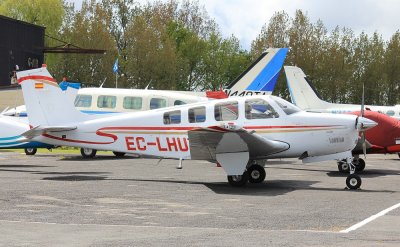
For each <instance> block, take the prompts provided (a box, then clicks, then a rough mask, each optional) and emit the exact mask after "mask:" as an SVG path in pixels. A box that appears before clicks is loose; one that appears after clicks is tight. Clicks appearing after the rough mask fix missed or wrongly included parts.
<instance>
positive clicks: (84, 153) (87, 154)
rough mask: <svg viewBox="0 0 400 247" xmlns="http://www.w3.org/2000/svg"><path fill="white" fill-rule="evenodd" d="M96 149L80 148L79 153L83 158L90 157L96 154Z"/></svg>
mask: <svg viewBox="0 0 400 247" xmlns="http://www.w3.org/2000/svg"><path fill="white" fill-rule="evenodd" d="M96 153H97V150H96V149H91V148H81V155H82V157H83V158H85V159H92V158H94V156H96Z"/></svg>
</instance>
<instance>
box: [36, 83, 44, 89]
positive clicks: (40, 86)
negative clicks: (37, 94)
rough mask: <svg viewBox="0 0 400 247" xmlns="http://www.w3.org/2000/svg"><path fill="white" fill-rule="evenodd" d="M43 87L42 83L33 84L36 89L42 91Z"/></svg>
mask: <svg viewBox="0 0 400 247" xmlns="http://www.w3.org/2000/svg"><path fill="white" fill-rule="evenodd" d="M43 87H44V85H43V82H35V88H36V89H42V88H43Z"/></svg>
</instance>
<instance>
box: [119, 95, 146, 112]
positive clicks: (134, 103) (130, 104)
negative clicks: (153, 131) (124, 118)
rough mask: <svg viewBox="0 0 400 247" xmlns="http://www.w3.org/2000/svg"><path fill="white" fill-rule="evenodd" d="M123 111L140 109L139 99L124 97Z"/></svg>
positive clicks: (140, 102)
mask: <svg viewBox="0 0 400 247" xmlns="http://www.w3.org/2000/svg"><path fill="white" fill-rule="evenodd" d="M123 107H124V109H130V110H140V109H142V98H141V97H124V104H123Z"/></svg>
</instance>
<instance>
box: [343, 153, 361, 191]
mask: <svg viewBox="0 0 400 247" xmlns="http://www.w3.org/2000/svg"><path fill="white" fill-rule="evenodd" d="M346 163H347V164H348V166H349V169H350V175H349V176H347V178H346V185H347V188H349V189H350V190H356V189H358V188H360V187H361V183H362V181H361V178H360V176H358V175H357V174H355V171H356V166H355V164H354V162H353V161H352V158H347V159H346ZM364 166H365V163H364Z"/></svg>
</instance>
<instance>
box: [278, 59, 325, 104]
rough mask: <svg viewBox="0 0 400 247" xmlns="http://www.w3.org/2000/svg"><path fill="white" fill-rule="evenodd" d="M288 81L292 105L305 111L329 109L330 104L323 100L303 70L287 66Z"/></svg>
mask: <svg viewBox="0 0 400 247" xmlns="http://www.w3.org/2000/svg"><path fill="white" fill-rule="evenodd" d="M284 68H285V73H286V81H287V85H288V88H289V92H290V97H291V99H292V103H293V104H295V105H297V106H298V107H300V108H301V109H303V110H312V109H323V108H328V107H329V105H330V103H328V102H326V101H323V100H321V98H320V96H319V94H318V93H317V92H316V91H315V89H314V87H313V86H312V84H310V82H309V81H307V79H306V75H305V74H304V72H303V70H301V69H300V68H298V67H295V66H285V67H284Z"/></svg>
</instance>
